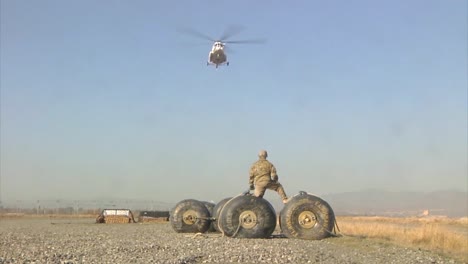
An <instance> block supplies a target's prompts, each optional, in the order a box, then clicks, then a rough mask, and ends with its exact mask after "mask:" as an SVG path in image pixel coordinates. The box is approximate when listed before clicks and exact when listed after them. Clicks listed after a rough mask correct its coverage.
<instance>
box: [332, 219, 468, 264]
mask: <svg viewBox="0 0 468 264" xmlns="http://www.w3.org/2000/svg"><path fill="white" fill-rule="evenodd" d="M337 222H338V226H339V228H340V231H341V233H342V234H343V235H348V236H360V237H368V238H378V239H384V240H389V241H391V242H394V243H397V244H401V245H405V246H409V247H417V248H421V249H427V250H431V251H435V252H438V253H442V254H447V255H451V256H455V257H457V258H459V259H460V260H462V261H468V218H466V217H464V218H457V219H451V218H390V217H337Z"/></svg>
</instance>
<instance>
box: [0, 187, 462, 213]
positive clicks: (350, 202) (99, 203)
mask: <svg viewBox="0 0 468 264" xmlns="http://www.w3.org/2000/svg"><path fill="white" fill-rule="evenodd" d="M317 195H318V196H319V197H320V198H322V199H323V200H325V201H326V202H327V203H329V204H330V206H331V207H332V208H333V211H334V212H335V214H336V215H337V216H346V215H350V216H391V217H398V216H401V217H408V216H422V215H427V216H447V217H468V193H467V192H466V191H458V190H447V191H433V192H404V191H399V192H390V191H381V190H364V191H356V192H343V193H330V194H317ZM272 197H274V198H272V199H268V198H267V199H268V200H269V202H270V203H271V204H272V205H273V207H274V208H275V210H276V212H277V213H279V212H280V211H281V209H282V208H283V204H282V203H281V201H280V200H279V199H278V197H277V196H275V194H273V195H272ZM174 205H175V203H174V202H171V203H168V202H163V201H150V200H141V199H130V198H129V199H124V198H115V199H110V198H109V197H105V198H100V199H93V200H78V201H74V200H40V201H39V200H38V201H10V202H4V203H3V204H2V203H0V209H1V208H13V209H15V208H18V209H19V208H66V207H71V208H75V210H76V209H78V208H93V209H94V208H130V209H132V210H170V209H171V208H172V207H173V206H174Z"/></svg>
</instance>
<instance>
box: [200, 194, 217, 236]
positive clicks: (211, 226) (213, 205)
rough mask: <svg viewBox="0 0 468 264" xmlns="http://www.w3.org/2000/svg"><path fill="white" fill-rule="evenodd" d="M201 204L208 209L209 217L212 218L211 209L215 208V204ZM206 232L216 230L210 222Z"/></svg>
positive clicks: (205, 202) (204, 202)
mask: <svg viewBox="0 0 468 264" xmlns="http://www.w3.org/2000/svg"><path fill="white" fill-rule="evenodd" d="M202 203H203V204H205V207H206V209H208V212H209V213H210V217H213V208H214V207H215V204H214V203H212V202H207V201H203V202H202ZM206 232H216V229H215V228H214V224H213V221H212V220H210V225H209V228H208V230H206Z"/></svg>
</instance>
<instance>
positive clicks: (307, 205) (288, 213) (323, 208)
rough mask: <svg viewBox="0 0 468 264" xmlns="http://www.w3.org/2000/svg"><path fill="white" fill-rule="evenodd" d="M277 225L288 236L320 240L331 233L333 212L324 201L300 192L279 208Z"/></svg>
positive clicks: (333, 220)
mask: <svg viewBox="0 0 468 264" xmlns="http://www.w3.org/2000/svg"><path fill="white" fill-rule="evenodd" d="M279 225H280V228H281V231H282V233H283V234H284V235H285V236H286V237H288V238H298V239H306V240H320V239H324V238H327V237H329V236H331V235H332V230H333V227H334V225H335V214H334V212H333V210H332V208H331V206H330V205H329V204H328V203H327V202H326V201H324V200H322V199H321V198H319V197H317V196H314V195H311V194H307V193H300V194H299V195H296V196H294V197H292V198H291V199H290V200H289V202H288V203H286V204H285V206H284V207H283V209H282V210H281V212H280V216H279Z"/></svg>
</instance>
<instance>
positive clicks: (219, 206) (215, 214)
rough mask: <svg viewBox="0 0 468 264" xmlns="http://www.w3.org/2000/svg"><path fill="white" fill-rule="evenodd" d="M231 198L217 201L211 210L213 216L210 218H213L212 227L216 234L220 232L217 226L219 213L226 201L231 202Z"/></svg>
mask: <svg viewBox="0 0 468 264" xmlns="http://www.w3.org/2000/svg"><path fill="white" fill-rule="evenodd" d="M231 199H232V197H228V198H224V199H223V200H221V201H219V202H218V203H217V204H216V205H215V207H214V208H213V214H212V217H213V218H214V220H213V223H212V225H213V227H214V229H215V230H216V231H218V232H221V230H220V229H219V226H218V223H219V221H218V218H219V212H220V211H221V209H222V208H223V206H224V205H225V204H226V202H227V201H229V200H231Z"/></svg>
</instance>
